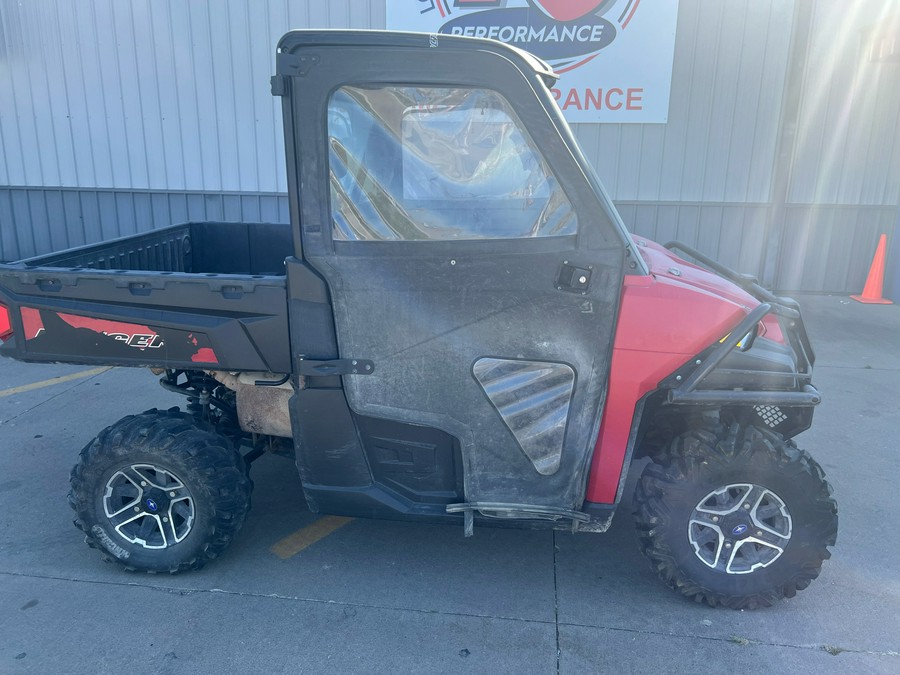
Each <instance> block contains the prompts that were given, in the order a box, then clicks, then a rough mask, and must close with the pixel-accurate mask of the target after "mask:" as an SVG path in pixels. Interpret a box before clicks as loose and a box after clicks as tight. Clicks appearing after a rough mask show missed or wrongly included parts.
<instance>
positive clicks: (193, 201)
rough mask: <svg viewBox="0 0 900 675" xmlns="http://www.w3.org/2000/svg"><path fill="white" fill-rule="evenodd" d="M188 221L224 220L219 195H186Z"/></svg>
mask: <svg viewBox="0 0 900 675" xmlns="http://www.w3.org/2000/svg"><path fill="white" fill-rule="evenodd" d="M187 203H188V220H190V221H195V220H225V211H224V209H223V208H222V196H221V195H188V196H187Z"/></svg>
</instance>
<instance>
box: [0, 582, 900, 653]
mask: <svg viewBox="0 0 900 675" xmlns="http://www.w3.org/2000/svg"><path fill="white" fill-rule="evenodd" d="M0 576H7V577H17V578H22V579H44V580H48V581H68V582H72V583H81V584H96V585H100V586H117V587H123V588H141V589H145V590H150V591H156V592H159V593H169V594H172V595H180V596H188V595H194V594H209V595H224V596H234V597H244V598H255V599H260V600H266V599H269V600H280V601H288V602H305V603H310V604H316V605H331V606H334V607H354V608H360V609H377V610H385V611H391V612H409V613H413V614H430V615H442V616H453V617H461V618H469V619H489V620H494V621H513V622H519V623H529V624H538V625H545V626H555V627H556V632H557V654H558V655H557V661H558V660H559V627H560V626H564V627H572V628H593V629H596V630H606V631H612V632H618V633H631V634H637V635H649V636H655V637H673V638H686V639H697V640H706V641H709V642H724V643H729V644H733V645H735V646H736V647H737V646H741V647H744V646H754V647H783V648H788V649H799V650H805V651H825V652H826V653H829V654H831V655H832V656H838V655H840V654H841V653H848V654H864V655H871V656H887V657H900V651H895V650H883V651H882V650H871V649H855V648H853V647H838V646H835V645H831V644H792V643H789V642H773V641H769V640H755V639H752V638H736V637H735V636H734V635H730V636H727V637H724V636H715V635H699V634H696V633H672V632H665V631H655V630H649V629H639V628H624V627H619V626H600V625H597V624H590V623H579V622H572V621H559V618H558V613H557V616H556V618H555V620H553V621H551V620H549V619H529V618H524V617H512V616H502V615H493V614H479V613H476V612H458V611H448V610H440V609H421V608H416V607H394V606H391V605H381V604H377V603H365V602H349V601H346V600H325V599H322V598H307V597H303V596H298V595H285V594H282V593H258V592H253V591H231V590H227V589H224V588H179V587H177V586H164V585H158V586H157V585H153V584H142V583H135V582H124V581H104V580H101V579H77V578H75V577H63V576H55V575H51V574H26V573H23V572H5V571H0ZM557 609H558V608H557Z"/></svg>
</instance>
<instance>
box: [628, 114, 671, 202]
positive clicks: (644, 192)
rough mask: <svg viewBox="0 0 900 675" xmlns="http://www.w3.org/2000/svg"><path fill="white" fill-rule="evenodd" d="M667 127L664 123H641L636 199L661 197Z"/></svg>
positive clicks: (649, 199)
mask: <svg viewBox="0 0 900 675" xmlns="http://www.w3.org/2000/svg"><path fill="white" fill-rule="evenodd" d="M665 138H666V127H665V126H664V125H662V124H642V125H641V152H640V155H639V159H640V165H639V167H638V177H639V178H638V185H637V193H636V194H635V196H634V198H635V199H641V200H646V201H653V200H655V199H658V198H659V194H660V186H661V184H662V173H663V170H662V165H663V146H664V142H665Z"/></svg>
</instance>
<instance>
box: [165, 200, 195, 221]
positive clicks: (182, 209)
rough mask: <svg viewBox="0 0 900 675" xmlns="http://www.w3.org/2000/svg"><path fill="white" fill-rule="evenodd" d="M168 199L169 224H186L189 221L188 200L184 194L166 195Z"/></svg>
mask: <svg viewBox="0 0 900 675" xmlns="http://www.w3.org/2000/svg"><path fill="white" fill-rule="evenodd" d="M168 197H169V222H170V223H172V224H175V223H187V222H188V221H190V219H191V218H190V214H189V212H188V200H187V195H184V194H174V195H168Z"/></svg>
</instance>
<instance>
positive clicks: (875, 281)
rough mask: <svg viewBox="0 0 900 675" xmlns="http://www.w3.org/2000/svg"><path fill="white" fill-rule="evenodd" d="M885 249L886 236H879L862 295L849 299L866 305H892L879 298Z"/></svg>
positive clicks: (888, 301)
mask: <svg viewBox="0 0 900 675" xmlns="http://www.w3.org/2000/svg"><path fill="white" fill-rule="evenodd" d="M886 249H887V235H886V234H883V235H881V238H880V239H879V240H878V248H876V249H875V257H874V258H873V259H872V266H871V267H870V268H869V276H868V277H867V278H866V286H865V288H863V292H862V295H851V296H850V297H851V298H853V299H854V300H857V301H858V302H864V303H866V304H867V305H892V304H894V303H892V302H891V301H890V300H887V299H885V298H883V297H881V292H882V288H883V286H884V258H885V250H886Z"/></svg>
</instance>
